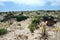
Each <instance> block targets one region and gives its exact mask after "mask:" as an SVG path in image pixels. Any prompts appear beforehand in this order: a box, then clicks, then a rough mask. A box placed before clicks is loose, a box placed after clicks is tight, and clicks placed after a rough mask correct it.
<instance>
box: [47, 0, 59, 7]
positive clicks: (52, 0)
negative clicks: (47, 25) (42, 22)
mask: <svg viewBox="0 0 60 40" xmlns="http://www.w3.org/2000/svg"><path fill="white" fill-rule="evenodd" d="M48 1H49V2H50V3H51V6H60V0H48Z"/></svg>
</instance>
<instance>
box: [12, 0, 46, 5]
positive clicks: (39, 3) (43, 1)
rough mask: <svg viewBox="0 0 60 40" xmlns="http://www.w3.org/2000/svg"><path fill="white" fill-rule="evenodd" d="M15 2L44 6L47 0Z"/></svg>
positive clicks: (20, 0) (21, 0) (18, 0)
mask: <svg viewBox="0 0 60 40" xmlns="http://www.w3.org/2000/svg"><path fill="white" fill-rule="evenodd" d="M13 2H14V3H17V4H25V5H30V6H44V5H45V3H46V2H45V0H17V1H15V0H14V1H13Z"/></svg>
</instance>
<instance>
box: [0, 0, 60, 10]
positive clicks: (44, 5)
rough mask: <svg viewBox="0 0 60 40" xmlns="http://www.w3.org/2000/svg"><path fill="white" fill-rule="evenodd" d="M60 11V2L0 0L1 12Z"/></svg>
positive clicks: (50, 0)
mask: <svg viewBox="0 0 60 40" xmlns="http://www.w3.org/2000/svg"><path fill="white" fill-rule="evenodd" d="M24 10H60V0H0V11H24Z"/></svg>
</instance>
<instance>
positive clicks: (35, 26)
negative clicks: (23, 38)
mask: <svg viewBox="0 0 60 40" xmlns="http://www.w3.org/2000/svg"><path fill="white" fill-rule="evenodd" d="M28 28H29V29H30V31H31V32H32V33H33V32H34V30H35V29H36V28H37V25H36V24H30V25H29V27H28Z"/></svg>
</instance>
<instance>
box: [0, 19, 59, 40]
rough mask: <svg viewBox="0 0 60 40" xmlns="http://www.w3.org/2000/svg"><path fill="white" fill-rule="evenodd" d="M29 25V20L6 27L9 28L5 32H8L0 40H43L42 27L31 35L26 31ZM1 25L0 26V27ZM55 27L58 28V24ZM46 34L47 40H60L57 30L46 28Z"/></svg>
mask: <svg viewBox="0 0 60 40" xmlns="http://www.w3.org/2000/svg"><path fill="white" fill-rule="evenodd" d="M30 23H31V20H30V19H29V18H28V19H27V20H24V21H21V22H16V21H15V22H13V24H12V25H10V26H9V25H8V26H9V27H7V30H9V32H8V33H7V34H5V35H2V36H0V40H43V38H41V36H42V35H41V34H42V27H39V28H38V29H37V30H35V31H34V33H31V32H30V30H29V29H28V26H29V24H30ZM2 24H3V23H2ZM2 24H0V26H1V25H2ZM5 24H7V23H5ZM19 24H21V25H19ZM56 26H58V27H59V26H60V22H58V23H57V24H56ZM47 34H48V39H47V40H60V31H59V30H58V31H56V30H55V29H54V28H52V27H47ZM40 38H41V39H40Z"/></svg>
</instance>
